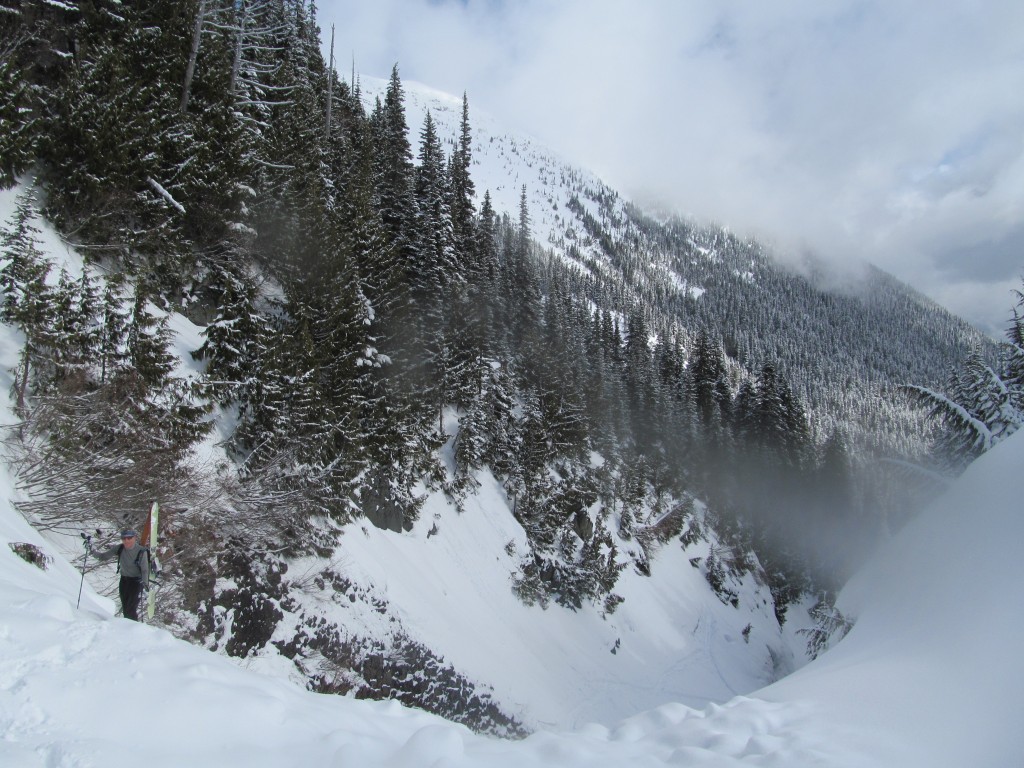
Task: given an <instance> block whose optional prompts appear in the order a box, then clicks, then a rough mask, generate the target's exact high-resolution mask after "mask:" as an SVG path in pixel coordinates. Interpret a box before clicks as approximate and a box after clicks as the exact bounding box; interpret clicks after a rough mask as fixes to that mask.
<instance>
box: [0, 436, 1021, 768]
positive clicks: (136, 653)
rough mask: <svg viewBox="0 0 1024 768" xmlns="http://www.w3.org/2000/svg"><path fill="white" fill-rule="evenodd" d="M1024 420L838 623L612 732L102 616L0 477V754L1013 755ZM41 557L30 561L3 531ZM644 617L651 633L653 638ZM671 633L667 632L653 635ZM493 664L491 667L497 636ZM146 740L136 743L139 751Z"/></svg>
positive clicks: (57, 760) (903, 767)
mask: <svg viewBox="0 0 1024 768" xmlns="http://www.w3.org/2000/svg"><path fill="white" fill-rule="evenodd" d="M1022 466H1024V434H1021V435H1017V436H1015V437H1013V438H1011V439H1009V440H1008V441H1006V442H1005V443H1003V444H1001V445H999V446H998V447H996V448H995V449H994V450H993V451H992V452H990V453H989V454H987V455H986V456H984V457H982V458H981V459H980V460H979V461H978V462H977V463H976V464H975V465H974V466H973V467H972V468H971V469H970V470H969V471H968V472H967V474H966V475H965V476H964V477H963V478H962V480H961V481H960V482H958V484H957V485H956V487H955V488H953V490H952V491H951V492H950V493H948V494H947V495H946V496H945V497H943V498H942V499H940V500H939V501H938V502H937V503H936V504H935V505H934V506H933V508H931V509H930V510H928V511H927V512H926V513H925V514H923V515H922V516H921V517H920V518H919V519H917V520H916V521H915V522H913V523H912V524H911V525H909V526H908V527H907V528H906V530H905V531H903V533H902V534H901V535H899V536H898V537H897V538H896V539H894V540H893V542H892V543H891V545H889V546H888V547H886V549H885V551H884V552H882V553H881V554H880V555H879V556H878V558H877V560H876V561H875V562H873V563H872V564H871V566H870V567H869V568H867V569H865V571H864V572H863V573H862V574H861V575H860V576H859V577H858V578H857V579H855V580H854V582H853V583H852V584H851V585H850V587H849V588H848V589H847V590H846V592H844V594H843V595H842V598H841V606H842V607H844V608H845V609H846V610H847V611H849V612H851V613H853V614H855V615H856V616H857V619H858V622H857V625H856V627H855V628H854V630H853V631H852V632H851V633H850V635H849V636H848V637H847V638H846V639H845V640H844V641H843V642H842V643H841V644H839V645H838V646H837V647H836V648H835V649H833V650H832V651H830V652H828V653H826V654H825V655H824V656H822V657H821V658H819V660H817V661H816V662H812V663H811V664H810V665H808V666H807V667H805V668H804V669H803V670H802V671H800V672H798V673H797V674H794V675H793V676H791V677H790V678H787V679H785V680H783V681H782V682H780V683H777V684H776V685H773V686H771V687H769V688H767V689H765V690H763V691H760V692H758V693H755V694H753V695H751V696H749V697H738V698H734V699H732V700H731V701H729V702H727V703H725V704H724V705H711V706H709V707H707V708H706V709H702V710H697V709H690V708H687V707H685V706H683V705H681V704H666V705H664V706H661V707H659V708H657V709H654V710H651V711H649V712H646V713H642V714H638V715H636V716H634V717H632V718H630V719H628V720H625V721H623V722H621V723H618V724H613V725H612V726H611V727H605V726H599V725H591V726H584V727H581V728H579V729H576V730H572V731H549V732H540V733H536V734H534V735H532V736H530V737H528V738H526V739H525V740H523V741H517V742H508V741H500V740H497V739H490V738H485V737H480V736H475V735H473V734H471V733H470V732H469V731H467V730H466V729H465V728H462V727H461V726H456V725H452V724H450V723H447V722H445V721H442V720H439V719H437V718H434V717H431V716H429V715H425V714H422V713H418V712H414V711H410V710H405V709H403V708H402V707H400V706H398V705H397V704H390V703H374V702H366V701H354V700H351V699H345V698H341V697H337V696H323V695H315V694H311V693H306V692H304V691H301V690H299V689H297V688H295V687H293V686H291V685H289V684H287V683H286V682H284V681H280V680H276V679H272V678H269V677H266V676H262V675H259V674H257V673H255V672H252V671H246V670H242V669H239V668H238V667H237V666H236V665H234V664H233V663H232V662H231V661H229V660H228V659H225V658H223V657H220V656H217V655H214V654H211V653H208V652H206V651H203V650H201V649H198V648H196V647H194V646H191V645H188V644H186V643H184V642H181V641H178V640H175V639H174V638H172V637H171V636H170V635H169V634H167V633H166V632H164V631H162V630H160V629H156V628H153V627H147V626H143V625H139V624H135V623H132V622H128V621H124V620H121V619H117V618H113V617H112V606H111V605H110V603H109V602H108V601H106V600H104V599H103V598H98V597H97V596H95V595H94V594H93V593H92V590H91V589H90V587H89V586H88V585H86V589H85V594H84V597H83V599H82V607H81V609H77V610H76V607H75V604H76V597H77V592H78V587H79V575H78V573H77V572H76V570H75V567H74V566H73V565H72V564H70V563H69V562H67V561H66V560H65V559H64V558H63V557H62V556H61V555H60V554H59V552H58V551H57V549H56V548H55V547H54V546H53V544H52V543H51V542H49V541H46V540H44V539H43V538H42V537H40V535H39V534H38V533H37V532H36V531H35V530H34V529H32V528H31V527H30V526H29V525H28V524H27V523H26V522H25V521H24V520H23V519H21V518H20V517H19V516H18V514H17V513H16V512H14V511H12V509H11V506H10V502H9V496H10V481H9V479H8V478H6V477H5V478H3V483H2V484H0V764H3V765H5V766H6V765H10V766H25V767H26V768H29V767H31V766H40V767H42V766H47V767H48V766H81V767H83V768H84V766H105V767H109V768H117V767H118V766H134V765H137V764H138V761H139V760H140V759H141V756H142V755H144V756H145V762H146V763H147V764H149V765H152V766H155V767H162V766H168V767H170V766H174V767H175V768H178V767H179V766H182V765H202V766H205V765H210V766H223V767H225V768H226V767H227V766H246V768H254V767H259V766H268V767H269V766H273V767H274V768H278V767H279V766H289V765H325V766H326V765H336V766H356V765H358V766H427V765H445V766H452V767H454V766H488V767H489V768H495V767H498V768H500V767H501V766H516V768H522V767H523V766H541V765H547V766H551V765H559V766H573V765H576V766H588V767H590V768H594V767H595V766H621V765H626V764H632V765H641V766H658V765H688V766H689V765H693V766H734V765H762V766H780V767H782V766H785V768H799V767H800V766H831V767H833V768H834V767H841V766H850V767H851V768H852V767H853V766H857V767H863V768H867V766H900V768H915V767H917V766H920V768H962V767H963V766H967V765H970V766H972V767H973V766H978V767H990V768H1003V767H1006V766H1013V765H1019V764H1020V763H1019V760H1020V755H1021V754H1022V751H1024V732H1022V731H1021V730H1020V727H1019V725H1020V715H1021V705H1020V699H1021V695H1022V690H1024V661H1022V659H1021V654H1020V652H1019V638H1020V636H1021V632H1022V630H1024V619H1022V618H1021V614H1020V611H1019V603H1020V600H1019V589H1020V584H1021V583H1024V559H1022V558H1020V557H1019V552H1018V549H1019V542H1020V541H1022V540H1024V518H1022V517H1021V515H1020V510H1019V498H1018V496H1019V494H1018V493H1017V492H1016V490H1015V482H1014V481H1015V479H1016V476H1017V475H1018V474H1019V471H1020V468H1021V467H1022ZM12 543H29V544H33V545H35V546H36V547H38V548H39V549H40V550H42V551H44V552H46V553H47V554H48V555H49V557H50V558H51V560H50V563H49V565H48V567H47V568H46V570H42V569H40V568H39V567H37V566H36V565H32V564H29V563H28V562H26V561H24V560H23V559H21V558H20V557H19V556H18V555H16V554H15V553H14V552H13V551H12V549H11V548H10V546H9V544H12ZM658 634H659V632H658V630H654V631H652V638H651V641H652V642H656V638H657V637H658ZM669 639H670V638H669ZM489 663H490V664H491V665H493V666H494V667H500V666H502V665H503V664H504V660H503V658H502V657H501V653H500V651H495V652H494V653H493V655H492V657H491V658H490V661H489ZM139 743H143V744H145V747H144V748H140V747H139V746H137V745H138V744H139Z"/></svg>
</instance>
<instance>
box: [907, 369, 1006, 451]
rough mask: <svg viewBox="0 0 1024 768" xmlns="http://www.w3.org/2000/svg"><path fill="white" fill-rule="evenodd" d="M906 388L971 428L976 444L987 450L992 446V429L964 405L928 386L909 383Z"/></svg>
mask: <svg viewBox="0 0 1024 768" xmlns="http://www.w3.org/2000/svg"><path fill="white" fill-rule="evenodd" d="M905 389H906V390H907V391H909V392H913V393H915V394H917V396H918V397H919V398H920V399H921V400H924V401H927V402H929V403H931V404H932V405H933V406H934V407H935V409H936V410H937V411H941V412H942V413H944V414H946V415H947V416H949V417H951V418H952V419H954V420H955V421H957V422H958V423H960V424H962V425H963V426H964V427H966V428H968V429H969V430H971V432H973V433H974V442H975V445H978V446H980V447H982V448H983V449H984V450H986V451H987V450H988V449H989V448H991V447H992V445H993V439H992V430H991V429H989V427H988V425H987V424H986V423H985V422H983V421H982V420H981V419H978V418H975V417H974V416H972V415H971V413H970V412H969V411H968V410H967V409H966V408H964V407H963V406H962V405H960V404H959V403H957V402H955V401H953V400H950V399H949V398H948V397H946V396H945V395H944V394H942V393H941V392H936V391H935V390H934V389H928V388H927V387H919V386H917V385H916V384H908V385H906V387H905Z"/></svg>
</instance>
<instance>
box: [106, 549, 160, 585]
mask: <svg viewBox="0 0 1024 768" xmlns="http://www.w3.org/2000/svg"><path fill="white" fill-rule="evenodd" d="M119 549H120V550H121V557H120V558H119V559H118V568H119V569H120V571H121V578H124V579H140V580H141V581H142V583H143V584H149V550H148V549H147V548H146V547H144V546H142V545H141V544H136V545H135V546H134V547H132V548H131V549H129V548H128V547H126V546H124V545H123V544H115V545H114V546H112V547H111V548H110V549H105V550H103V551H102V552H100V553H98V554H97V555H96V558H97V559H98V560H109V559H110V558H112V557H114V556H115V555H117V551H118V550H119Z"/></svg>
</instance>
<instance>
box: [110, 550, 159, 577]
mask: <svg viewBox="0 0 1024 768" xmlns="http://www.w3.org/2000/svg"><path fill="white" fill-rule="evenodd" d="M122 552H124V544H118V545H117V553H116V557H117V571H115V574H118V573H121V553H122ZM143 554H145V555H146V560H147V561H148V562H149V569H150V579H151V580H152V578H153V577H154V576H155V575H156V573H155V572H153V558H152V557H150V556H149V547H144V546H142V545H141V544H140V545H139V552H138V554H137V555H135V564H136V565H138V564H139V560H141V559H142V555H143Z"/></svg>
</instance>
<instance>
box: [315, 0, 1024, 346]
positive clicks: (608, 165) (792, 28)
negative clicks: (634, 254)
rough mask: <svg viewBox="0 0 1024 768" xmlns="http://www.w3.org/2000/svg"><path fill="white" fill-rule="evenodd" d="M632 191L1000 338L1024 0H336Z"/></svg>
mask: <svg viewBox="0 0 1024 768" xmlns="http://www.w3.org/2000/svg"><path fill="white" fill-rule="evenodd" d="M318 9H319V10H318V13H319V16H318V18H319V22H320V26H321V28H322V30H323V38H324V43H325V45H326V44H327V42H328V40H329V39H330V31H331V25H332V24H334V25H336V32H335V34H336V41H335V55H336V57H337V58H338V60H339V63H338V64H337V68H338V70H339V71H340V72H342V73H343V74H345V75H346V76H347V74H348V72H349V70H350V67H351V59H352V57H354V58H355V66H356V70H357V72H360V73H363V74H365V75H374V76H379V77H387V76H388V75H389V74H390V72H391V67H392V65H393V64H395V63H397V64H398V66H399V72H400V74H401V77H402V79H403V80H417V81H420V82H423V83H426V84H428V85H431V86H433V87H435V88H439V89H441V90H445V91H449V92H451V93H453V94H456V95H461V94H462V93H463V92H465V93H466V94H467V95H468V97H469V104H470V118H471V119H472V111H473V108H474V107H478V108H480V109H482V110H486V111H487V112H490V113H491V114H493V115H495V116H496V117H499V118H501V119H502V120H504V121H506V122H507V123H508V125H509V126H510V127H511V128H516V129H520V130H524V131H526V132H528V133H530V134H532V135H534V136H536V137H537V138H538V139H541V140H542V141H544V142H545V143H547V144H548V145H549V146H551V147H552V148H553V149H556V150H558V151H559V152H561V153H562V154H563V155H566V156H567V157H568V158H569V159H571V160H573V161H575V162H577V163H579V164H580V165H583V166H585V167H587V168H589V169H591V170H593V171H595V172H596V173H598V174H599V175H600V176H601V177H602V178H603V179H604V180H605V181H606V182H607V183H609V184H610V185H611V186H613V187H615V188H616V189H618V190H620V191H621V192H623V193H624V194H626V195H627V196H629V197H632V198H633V199H637V200H643V199H647V198H650V199H660V200H663V201H666V202H668V203H670V204H671V205H673V206H674V207H676V208H677V209H679V210H680V211H681V212H683V213H686V214H688V215H691V216H693V217H694V218H696V219H698V220H702V221H704V220H710V221H713V222H716V223H719V224H725V225H727V226H729V227H730V228H731V229H733V231H735V232H737V233H740V234H751V235H756V236H759V237H762V238H765V239H766V240H768V241H770V242H771V243H772V244H774V245H775V246H776V247H777V248H779V249H781V250H783V251H785V252H787V253H789V254H800V253H801V252H804V251H808V250H809V251H813V252H815V253H817V254H819V255H821V256H823V257H826V258H828V259H830V260H833V261H836V262H839V263H842V262H843V261H844V260H849V259H850V258H852V257H860V258H863V259H866V260H868V261H871V262H873V263H875V264H877V265H879V266H881V267H882V268H883V269H886V270H888V271H890V272H892V273H893V274H895V275H896V276H897V277H899V278H901V279H903V280H905V281H907V282H908V283H910V284H911V285H913V286H915V287H916V288H918V289H920V290H922V291H923V292H924V293H926V294H928V295H930V296H932V297H933V298H935V299H936V300H938V301H940V302H941V303H942V304H944V305H945V306H947V307H949V308H950V309H952V310H953V311H955V312H957V313H958V314H960V315H963V316H964V317H966V318H967V319H969V320H971V321H973V322H975V323H976V324H978V325H979V326H981V327H983V328H984V329H985V330H989V331H990V332H992V333H996V334H999V335H1000V337H1001V335H1002V330H1003V329H1004V327H1005V325H1006V322H1007V320H1008V318H1009V317H1010V313H1011V309H1012V307H1013V306H1014V303H1015V297H1014V296H1013V295H1012V290H1013V289H1015V288H1016V289H1019V288H1021V285H1022V275H1024V2H1021V0H977V1H976V2H969V1H968V0H941V1H937V2H929V1H928V0H915V1H911V0H863V1H860V0H835V1H832V0H827V1H825V2H823V1H822V0H790V1H784V0H778V1H776V2H762V1H754V0H750V1H749V2H741V1H740V0H734V1H730V0H692V1H691V0H320V2H319V3H318Z"/></svg>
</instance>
